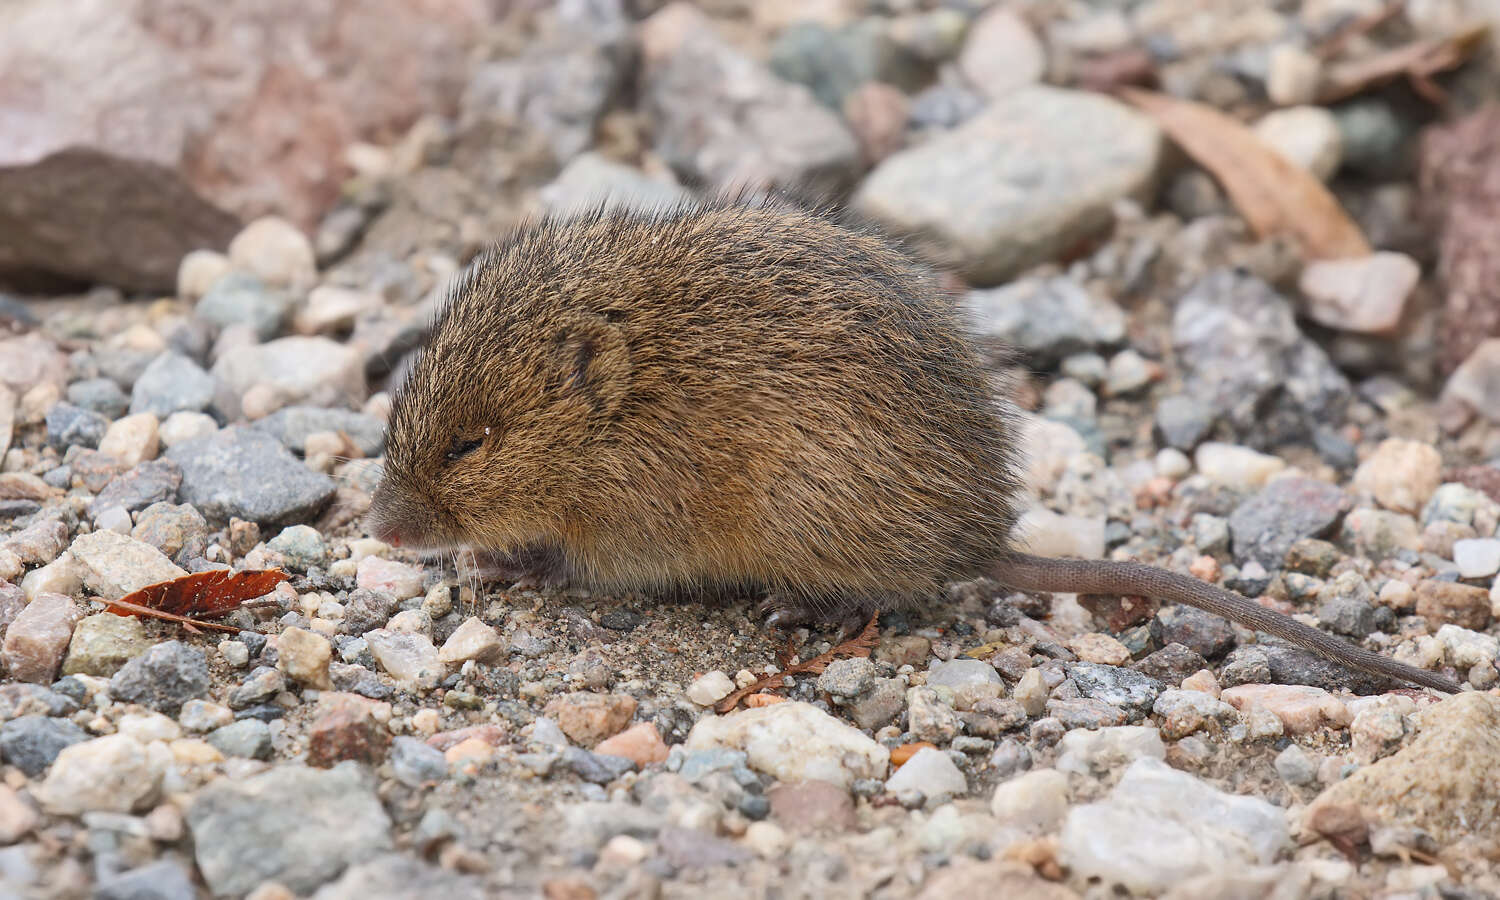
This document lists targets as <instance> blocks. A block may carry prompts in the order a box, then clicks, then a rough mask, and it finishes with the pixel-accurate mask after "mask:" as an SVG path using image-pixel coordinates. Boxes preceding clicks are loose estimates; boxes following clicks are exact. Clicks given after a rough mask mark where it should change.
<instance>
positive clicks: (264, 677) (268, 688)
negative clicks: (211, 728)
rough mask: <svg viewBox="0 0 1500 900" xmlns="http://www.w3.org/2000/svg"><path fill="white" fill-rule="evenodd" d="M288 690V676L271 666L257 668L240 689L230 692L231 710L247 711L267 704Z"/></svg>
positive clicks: (242, 683) (241, 684)
mask: <svg viewBox="0 0 1500 900" xmlns="http://www.w3.org/2000/svg"><path fill="white" fill-rule="evenodd" d="M284 690H286V676H284V675H282V674H281V673H280V672H279V671H277V670H276V669H274V668H272V667H271V666H257V667H256V669H255V671H253V672H251V673H250V674H249V675H247V676H246V677H245V680H244V681H243V682H241V683H240V685H239V686H238V687H236V688H235V689H234V690H232V691H230V692H229V708H230V709H247V708H249V707H251V706H254V705H256V704H257V703H265V702H266V701H267V700H270V699H271V698H272V697H275V696H276V695H277V694H279V693H281V692H282V691H284Z"/></svg>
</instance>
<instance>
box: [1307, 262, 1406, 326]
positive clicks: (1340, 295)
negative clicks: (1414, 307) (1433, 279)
mask: <svg viewBox="0 0 1500 900" xmlns="http://www.w3.org/2000/svg"><path fill="white" fill-rule="evenodd" d="M1421 274H1422V270H1421V267H1420V266H1419V265H1417V262H1416V260H1414V259H1412V258H1411V257H1409V256H1407V255H1406V254H1404V253H1395V252H1390V251H1381V252H1378V253H1374V254H1371V255H1370V256H1365V257H1360V258H1356V259H1338V260H1314V261H1311V262H1309V263H1308V264H1307V265H1306V266H1305V267H1303V269H1302V274H1301V276H1300V278H1299V280H1298V282H1297V287H1298V289H1299V290H1300V291H1301V292H1302V295H1303V296H1304V297H1305V298H1306V299H1307V306H1306V311H1307V316H1308V318H1310V319H1312V320H1313V321H1315V322H1317V323H1318V324H1320V325H1326V326H1328V327H1329V328H1336V329H1339V330H1340V331H1352V332H1355V333H1357V334H1370V335H1376V336H1388V335H1391V334H1393V333H1395V331H1396V329H1397V326H1399V325H1400V323H1401V319H1402V316H1403V315H1404V314H1405V312H1406V302H1407V298H1408V297H1409V296H1410V295H1411V292H1412V290H1413V289H1414V288H1415V287H1416V286H1417V280H1418V279H1419V278H1420V277H1421Z"/></svg>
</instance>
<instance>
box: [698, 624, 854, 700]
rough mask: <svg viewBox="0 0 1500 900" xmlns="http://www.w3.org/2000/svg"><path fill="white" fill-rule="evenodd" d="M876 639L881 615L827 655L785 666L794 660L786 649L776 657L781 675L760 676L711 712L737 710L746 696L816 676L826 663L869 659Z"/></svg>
mask: <svg viewBox="0 0 1500 900" xmlns="http://www.w3.org/2000/svg"><path fill="white" fill-rule="evenodd" d="M879 639H880V613H876V614H874V615H873V616H870V621H869V622H867V623H865V627H864V628H863V629H862V630H861V631H860V633H859V634H857V635H855V636H854V637H852V638H850V639H849V640H847V641H844V642H843V643H842V644H839V645H838V646H837V647H834V648H833V649H831V650H829V651H828V652H827V653H823V654H819V655H818V656H814V657H813V658H812V659H809V660H808V661H806V662H793V663H791V664H790V665H788V664H787V662H789V661H790V660H791V659H794V658H795V657H792V656H791V647H790V646H788V648H787V650H786V652H785V653H783V654H779V655H778V659H781V660H782V664H781V665H782V668H781V671H780V672H777V673H776V674H774V675H765V676H762V677H761V678H759V679H757V680H756V681H755V682H754V683H752V684H747V685H745V686H744V687H742V688H740V689H739V690H737V691H735V692H734V693H732V694H730V695H729V696H728V697H725V698H724V699H723V700H720V701H719V703H718V705H717V706H715V707H714V709H715V710H716V711H718V712H720V713H727V712H729V711H730V710H732V709H734V708H735V707H736V706H739V705H740V701H741V700H743V699H745V697H746V696H748V695H750V694H753V693H755V692H756V691H759V690H760V689H761V688H764V687H766V686H768V685H771V684H774V683H776V682H778V681H780V680H781V679H783V678H785V677H786V676H788V675H802V674H812V675H816V674H818V673H819V672H822V671H823V670H824V669H825V668H827V666H828V664H829V663H831V662H833V661H834V660H836V659H853V658H855V657H857V656H869V655H870V651H872V650H874V649H875V642H876V641H877V640H879Z"/></svg>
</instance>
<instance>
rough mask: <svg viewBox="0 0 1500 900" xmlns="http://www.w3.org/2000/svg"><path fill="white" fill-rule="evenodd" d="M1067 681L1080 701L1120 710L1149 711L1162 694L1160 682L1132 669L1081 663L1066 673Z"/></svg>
mask: <svg viewBox="0 0 1500 900" xmlns="http://www.w3.org/2000/svg"><path fill="white" fill-rule="evenodd" d="M1068 677H1069V678H1071V679H1072V681H1073V683H1074V684H1076V685H1077V686H1078V691H1079V693H1080V694H1082V695H1083V696H1084V697H1086V698H1089V699H1092V700H1101V701H1103V702H1105V703H1108V704H1109V705H1110V706H1118V707H1121V708H1123V709H1130V710H1139V709H1150V708H1151V705H1152V704H1153V703H1154V702H1156V697H1157V695H1158V694H1160V693H1161V691H1162V684H1161V682H1159V681H1157V680H1156V679H1154V678H1151V677H1150V676H1148V675H1143V674H1142V673H1140V672H1137V671H1135V670H1134V669H1125V668H1121V667H1119V666H1106V665H1101V664H1099V663H1089V662H1081V663H1077V664H1075V665H1074V666H1073V667H1072V668H1071V669H1069V670H1068Z"/></svg>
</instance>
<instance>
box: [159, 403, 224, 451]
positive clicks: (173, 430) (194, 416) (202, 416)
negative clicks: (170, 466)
mask: <svg viewBox="0 0 1500 900" xmlns="http://www.w3.org/2000/svg"><path fill="white" fill-rule="evenodd" d="M218 430H219V423H218V422H215V421H214V417H213V416H210V415H208V414H207V413H200V412H189V411H187V410H180V411H178V412H174V413H172V414H171V415H170V416H167V420H166V421H165V422H162V423H161V427H160V428H158V429H157V437H158V438H159V439H160V440H161V443H162V446H164V447H170V446H172V445H173V444H180V443H182V442H183V441H190V440H192V439H193V438H196V437H205V436H207V435H210V434H213V433H214V432H215V431H218Z"/></svg>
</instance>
